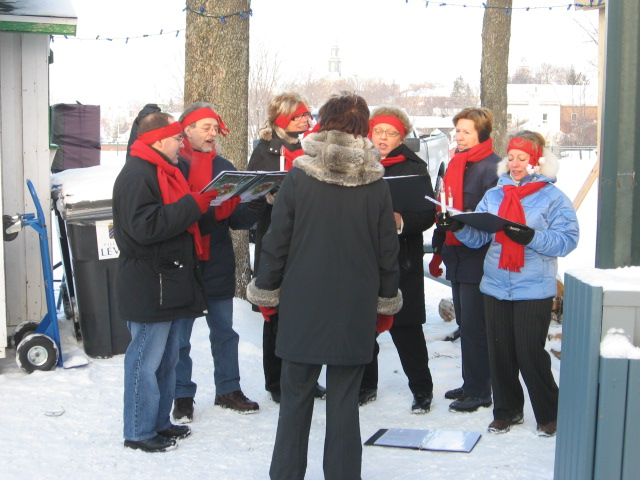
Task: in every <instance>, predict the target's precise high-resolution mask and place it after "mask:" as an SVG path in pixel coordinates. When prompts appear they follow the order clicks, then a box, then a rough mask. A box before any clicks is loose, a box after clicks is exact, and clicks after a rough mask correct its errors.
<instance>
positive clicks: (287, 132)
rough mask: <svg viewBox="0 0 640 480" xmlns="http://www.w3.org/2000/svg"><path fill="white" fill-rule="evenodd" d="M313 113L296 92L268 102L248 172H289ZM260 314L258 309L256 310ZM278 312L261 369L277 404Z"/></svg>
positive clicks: (263, 227)
mask: <svg viewBox="0 0 640 480" xmlns="http://www.w3.org/2000/svg"><path fill="white" fill-rule="evenodd" d="M310 122H311V114H310V113H309V109H308V108H307V101H306V100H305V99H304V98H303V97H301V96H300V95H299V94H297V93H295V92H283V93H280V94H278V95H276V96H275V97H273V98H272V99H271V100H270V101H269V107H268V109H267V121H266V123H265V124H264V126H263V127H262V128H261V129H260V132H259V133H258V135H259V137H260V141H259V142H258V145H257V146H256V148H255V150H254V151H253V153H252V154H251V158H250V159H249V166H248V168H249V170H261V171H266V172H272V171H279V170H280V171H281V170H284V171H289V170H291V168H292V167H293V161H294V160H295V159H296V158H298V157H299V156H300V155H302V154H303V153H304V151H303V150H302V147H301V146H300V138H299V137H300V134H302V133H303V132H306V131H308V130H309V127H310ZM274 195H276V194H273V195H272V194H270V193H269V194H267V206H266V208H265V210H264V212H263V213H262V215H261V217H260V219H259V220H258V222H257V224H256V236H255V249H254V260H253V265H254V268H253V276H254V277H255V276H256V275H257V274H258V266H259V264H260V253H261V251H262V239H263V237H264V234H265V233H267V230H268V228H269V225H271V209H272V205H273V202H274V199H275V196H274ZM254 310H255V311H257V308H256V307H254ZM277 333H278V313H277V312H276V313H274V314H272V315H267V316H266V317H265V322H264V326H263V328H262V367H263V370H264V387H265V389H266V390H267V391H268V392H269V393H270V394H271V398H272V399H273V401H274V402H276V403H279V402H280V370H281V366H282V361H281V360H280V358H279V357H277V356H276V334H277ZM325 394H326V390H325V388H324V387H322V386H321V385H319V384H318V385H317V386H316V392H315V395H316V397H317V398H324V396H325Z"/></svg>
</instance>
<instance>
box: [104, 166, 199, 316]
mask: <svg viewBox="0 0 640 480" xmlns="http://www.w3.org/2000/svg"><path fill="white" fill-rule="evenodd" d="M112 206H113V223H114V232H115V240H116V243H117V244H118V248H119V249H120V256H119V257H118V260H117V261H116V268H115V282H114V283H115V300H116V311H117V313H118V317H119V318H120V319H121V320H124V321H130V322H141V323H145V322H163V321H171V320H177V319H179V318H184V317H199V316H201V315H202V314H203V312H204V310H205V309H206V305H205V302H204V292H203V289H202V277H201V274H200V268H199V266H198V261H197V256H196V253H195V248H194V245H193V236H192V235H191V234H190V233H188V232H187V231H186V230H187V228H189V226H190V225H192V224H193V223H195V222H197V221H198V219H199V218H200V216H201V215H202V214H201V213H200V208H199V207H198V205H197V203H196V202H195V200H194V199H193V197H192V196H191V195H185V196H184V197H182V198H181V199H180V200H178V201H177V202H175V203H171V204H168V205H164V203H163V201H162V194H161V193H160V187H159V185H158V176H157V167H156V166H155V165H153V164H151V163H149V162H147V161H145V160H142V159H141V158H138V157H132V156H128V157H127V162H126V164H125V165H124V167H122V171H121V172H120V174H119V175H118V177H117V178H116V181H115V183H114V186H113V201H112Z"/></svg>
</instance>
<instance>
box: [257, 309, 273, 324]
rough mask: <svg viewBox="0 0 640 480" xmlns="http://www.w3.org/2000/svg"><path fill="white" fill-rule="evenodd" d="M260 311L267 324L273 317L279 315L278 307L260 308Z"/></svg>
mask: <svg viewBox="0 0 640 480" xmlns="http://www.w3.org/2000/svg"><path fill="white" fill-rule="evenodd" d="M258 310H260V313H261V314H262V316H263V317H264V321H265V322H270V321H271V315H275V314H276V313H277V310H276V307H258Z"/></svg>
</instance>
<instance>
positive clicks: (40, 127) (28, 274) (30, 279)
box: [0, 0, 77, 357]
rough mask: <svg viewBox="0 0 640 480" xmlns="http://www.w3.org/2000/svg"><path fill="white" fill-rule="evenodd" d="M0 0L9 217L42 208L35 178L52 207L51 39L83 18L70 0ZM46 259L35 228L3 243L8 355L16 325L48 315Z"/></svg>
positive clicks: (3, 185) (1, 135) (0, 352)
mask: <svg viewBox="0 0 640 480" xmlns="http://www.w3.org/2000/svg"><path fill="white" fill-rule="evenodd" d="M0 6H2V8H0V179H1V181H0V195H1V197H2V206H1V207H0V208H1V209H2V213H3V214H5V215H15V214H17V213H35V207H34V205H33V201H32V199H31V195H30V194H29V191H28V189H27V186H26V180H27V179H30V180H31V181H32V182H33V184H34V186H35V189H36V191H37V194H38V197H39V199H40V202H41V203H42V207H43V210H44V211H45V212H47V213H48V212H49V211H50V197H51V187H50V176H51V172H50V169H51V157H52V156H51V154H50V149H49V62H50V58H51V55H50V49H49V45H50V38H51V35H52V34H57V35H75V33H76V24H77V18H76V15H75V12H74V10H73V8H72V6H71V3H70V1H69V0H49V1H42V0H12V1H10V2H3V1H0ZM48 223H50V222H48ZM48 227H49V231H50V230H51V229H50V225H48ZM49 239H51V234H50V233H49ZM50 244H51V242H50ZM40 258H41V255H40V247H39V241H38V236H37V234H36V232H35V230H33V229H28V230H25V231H23V232H22V233H21V234H20V235H18V237H17V239H15V240H14V241H11V242H0V265H1V267H2V268H0V315H1V316H2V317H3V318H0V357H4V356H5V348H6V346H7V335H8V334H11V332H12V331H13V327H14V326H15V325H18V324H20V323H22V322H24V321H28V320H31V321H40V320H41V319H42V318H43V317H44V315H45V314H46V311H47V306H46V301H45V295H44V285H43V283H44V281H43V276H42V266H41V260H40Z"/></svg>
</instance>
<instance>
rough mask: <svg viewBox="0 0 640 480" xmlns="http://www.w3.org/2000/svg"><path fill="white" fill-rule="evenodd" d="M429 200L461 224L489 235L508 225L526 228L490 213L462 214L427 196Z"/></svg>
mask: <svg viewBox="0 0 640 480" xmlns="http://www.w3.org/2000/svg"><path fill="white" fill-rule="evenodd" d="M424 198H426V199H427V200H429V201H430V202H432V203H435V204H436V205H440V207H442V210H443V211H444V210H445V209H446V211H447V212H449V214H451V218H454V219H456V220H458V221H459V222H462V223H465V224H467V225H471V226H472V227H475V228H477V229H478V230H484V231H486V232H489V233H496V232H499V231H500V230H504V227H505V226H506V225H514V226H517V227H526V225H522V224H521V223H518V222H512V221H511V220H507V219H506V218H503V217H500V216H498V215H495V214H493V213H489V212H462V211H460V210H457V209H455V208H453V207H448V206H446V205H444V204H442V203H440V202H439V201H437V200H436V199H435V198H431V197H429V196H425V197H424Z"/></svg>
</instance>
